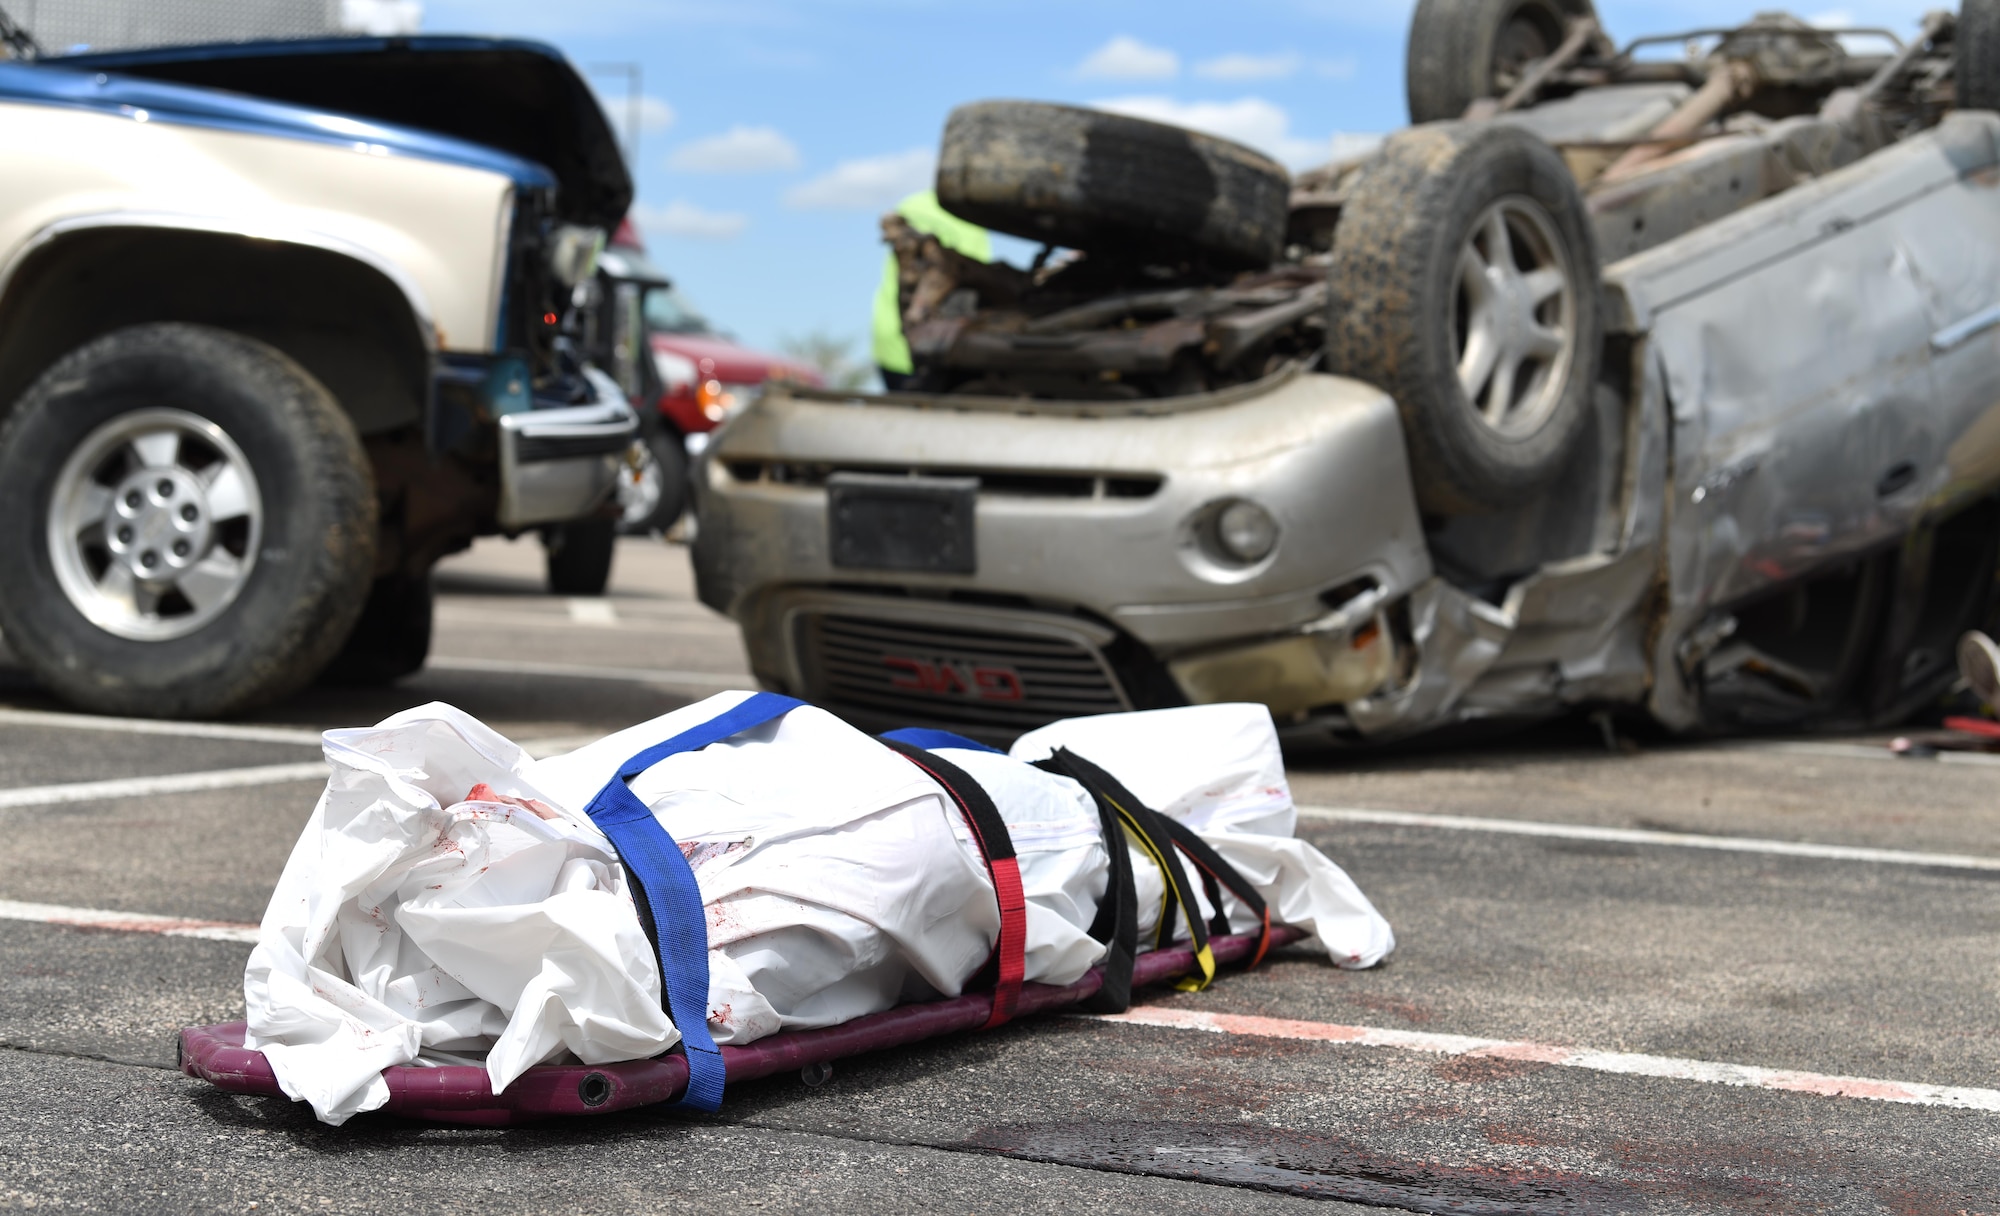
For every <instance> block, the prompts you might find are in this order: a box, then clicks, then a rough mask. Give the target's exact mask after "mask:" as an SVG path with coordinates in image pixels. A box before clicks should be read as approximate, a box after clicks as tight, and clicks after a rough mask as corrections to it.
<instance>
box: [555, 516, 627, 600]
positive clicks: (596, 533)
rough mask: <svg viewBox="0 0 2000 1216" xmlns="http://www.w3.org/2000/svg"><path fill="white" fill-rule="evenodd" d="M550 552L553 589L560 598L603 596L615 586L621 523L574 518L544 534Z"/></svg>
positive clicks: (611, 520)
mask: <svg viewBox="0 0 2000 1216" xmlns="http://www.w3.org/2000/svg"><path fill="white" fill-rule="evenodd" d="M542 547H543V548H544V549H545V550H547V553H548V574H549V590H550V591H551V592H553V593H554V594H556V595H603V594H604V589H605V588H606V587H608V586H610V585H611V559H612V558H613V557H614V556H615V555H616V554H617V550H618V521H617V520H615V519H573V520H571V521H570V522H568V523H566V524H557V525H555V526H554V527H552V528H545V529H543V531H542Z"/></svg>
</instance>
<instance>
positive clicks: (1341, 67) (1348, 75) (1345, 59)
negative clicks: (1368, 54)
mask: <svg viewBox="0 0 2000 1216" xmlns="http://www.w3.org/2000/svg"><path fill="white" fill-rule="evenodd" d="M1360 70H1361V60H1359V59H1357V58H1356V57H1354V56H1353V55H1342V56H1340V57H1339V58H1338V59H1321V60H1319V61H1317V62H1316V63H1314V64H1313V71H1314V72H1315V73H1316V74H1318V75H1320V76H1324V77H1326V78H1327V79H1328V80H1352V79H1354V74H1355V73H1356V72H1358V71H1360Z"/></svg>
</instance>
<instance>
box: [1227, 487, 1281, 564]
mask: <svg viewBox="0 0 2000 1216" xmlns="http://www.w3.org/2000/svg"><path fill="white" fill-rule="evenodd" d="M1215 540H1216V544H1217V545H1218V546H1219V547H1220V548H1221V549H1222V552H1223V554H1224V555H1225V556H1227V557H1230V558H1233V559H1234V560H1236V561H1239V562H1242V563H1243V564H1244V565H1246V566H1247V565H1252V564H1254V563H1256V562H1261V561H1263V560H1264V559H1265V558H1267V557H1269V556H1271V550H1273V549H1275V548H1277V547H1278V521H1277V520H1275V519H1272V518H1271V513H1270V512H1269V511H1266V510H1265V509H1264V508H1262V507H1260V506H1258V505H1257V504H1256V503H1254V502H1249V501H1247V500H1245V499H1241V498H1239V499H1237V500H1236V501H1235V502H1232V503H1230V504H1229V505H1228V506H1226V507H1224V508H1222V510H1221V511H1220V512H1219V513H1217V515H1216V517H1215Z"/></svg>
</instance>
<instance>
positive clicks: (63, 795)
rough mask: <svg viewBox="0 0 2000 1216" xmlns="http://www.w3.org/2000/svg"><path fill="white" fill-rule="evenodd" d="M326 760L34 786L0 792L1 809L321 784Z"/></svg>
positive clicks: (324, 773)
mask: <svg viewBox="0 0 2000 1216" xmlns="http://www.w3.org/2000/svg"><path fill="white" fill-rule="evenodd" d="M324 780H326V761H324V760H314V761H311V762H310V763H305V764H260V765H258V766H256V767H255V768H225V769H211V770H209V771H208V772H201V773H170V774H168V775H166V776H163V777H118V778H114V779H112V780H109V781H78V782H74V783H72V784H69V785H35V786H29V787H27V788H25V789H13V790H9V789H0V810H16V809H19V808H21V807H30V806H55V805H57V804H59V803H64V802H97V801H101V800H103V799H107V798H146V797H150V796H152V795H155V794H192V793H199V792H202V791H204V790H228V789H238V788H241V787H243V786H251V785H278V784H280V783H282V782H286V781H324Z"/></svg>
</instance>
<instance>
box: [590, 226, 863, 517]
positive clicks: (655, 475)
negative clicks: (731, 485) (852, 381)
mask: <svg viewBox="0 0 2000 1216" xmlns="http://www.w3.org/2000/svg"><path fill="white" fill-rule="evenodd" d="M606 253H607V254H608V255H609V256H608V257H607V259H606V262H607V269H609V264H611V263H617V264H621V265H622V266H625V267H630V268H631V275H632V277H633V278H635V279H647V280H650V281H649V282H648V283H647V286H646V289H645V291H644V293H643V295H642V296H641V297H640V301H641V302H640V315H641V318H642V324H643V329H644V333H645V341H646V345H647V347H648V348H649V349H648V353H649V354H650V355H651V356H652V357H651V358H650V359H647V360H637V361H635V362H637V363H638V364H639V367H638V369H637V370H638V372H639V377H638V380H639V384H640V388H639V392H638V395H637V397H638V399H636V400H634V402H633V404H634V405H635V406H637V407H638V409H639V416H640V418H641V420H642V424H643V426H644V428H645V445H644V448H645V450H644V452H643V453H640V454H638V455H637V456H636V457H635V459H634V460H633V461H632V463H631V464H630V465H629V466H628V468H627V470H626V474H625V479H624V481H623V482H622V483H621V484H620V486H619V490H618V501H619V505H620V506H621V508H622V513H621V515H620V518H619V530H620V531H622V532H626V533H628V534H645V533H653V532H665V531H666V530H667V529H669V528H671V527H673V525H674V522H675V521H676V520H678V519H679V518H680V517H681V512H682V511H683V510H685V509H686V507H687V496H688V457H689V455H690V454H691V453H694V452H699V451H700V450H701V447H702V445H703V444H705V443H706V442H707V440H708V433H709V432H710V431H712V430H714V429H715V428H716V427H717V426H720V425H721V424H722V421H723V420H724V419H725V418H728V417H729V416H730V415H731V414H733V413H735V412H736V411H737V410H739V409H741V408H743V407H744V406H745V405H748V404H749V403H750V402H751V401H753V400H755V399H756V398H757V396H758V395H759V394H760V393H762V392H763V391H764V385H765V384H766V383H768V382H770V381H774V380H778V381H788V382H790V383H793V384H808V385H812V386H814V387H819V386H821V385H822V384H823V383H824V381H823V379H822V377H821V375H820V372H819V369H818V368H815V367H813V366H812V365H810V364H807V363H802V362H800V361H798V360H796V359H788V358H786V357H784V356H783V355H772V354H766V353H764V352H763V351H759V350H752V349H751V348H749V347H747V346H742V345H739V344H738V343H737V342H736V341H735V340H734V339H733V338H731V337H730V336H729V335H728V334H725V333H720V332H718V331H717V330H716V329H715V328H714V327H713V326H712V325H710V324H709V321H708V318H706V317H704V316H703V315H702V314H701V313H700V312H698V311H696V310H695V308H694V307H693V306H692V305H690V304H689V303H688V302H687V300H686V299H685V298H684V297H683V296H682V295H681V294H680V292H679V291H678V290H676V289H675V288H674V287H673V286H672V285H671V283H669V282H668V281H667V280H666V279H665V278H664V277H663V276H660V275H658V274H657V273H656V272H655V273H652V274H645V273H642V272H639V270H638V268H639V267H642V266H644V265H645V246H644V245H643V244H641V243H640V240H639V236H638V233H637V232H635V231H634V230H633V227H632V223H631V221H629V220H628V221H626V222H625V223H624V224H622V225H620V226H619V229H618V234H617V235H616V236H615V237H613V238H612V241H611V246H610V248H609V249H608V250H607V251H606Z"/></svg>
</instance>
